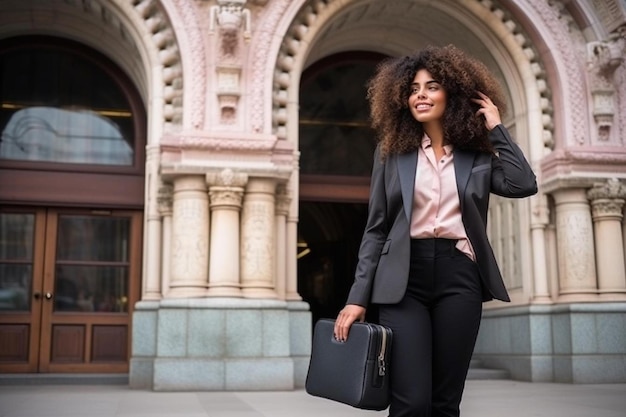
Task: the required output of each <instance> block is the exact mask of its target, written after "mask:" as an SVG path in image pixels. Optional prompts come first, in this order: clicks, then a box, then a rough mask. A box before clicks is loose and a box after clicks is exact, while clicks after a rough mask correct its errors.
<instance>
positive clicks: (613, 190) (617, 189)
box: [587, 178, 626, 201]
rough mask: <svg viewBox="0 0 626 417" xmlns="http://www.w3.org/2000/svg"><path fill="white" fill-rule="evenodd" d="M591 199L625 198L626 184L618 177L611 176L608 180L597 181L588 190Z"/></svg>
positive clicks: (588, 196)
mask: <svg viewBox="0 0 626 417" xmlns="http://www.w3.org/2000/svg"><path fill="white" fill-rule="evenodd" d="M587 198H589V200H591V201H594V200H599V199H625V198H626V186H625V185H624V184H622V182H621V181H620V180H618V179H617V178H610V179H608V180H607V181H606V182H601V183H595V184H594V185H593V187H592V188H590V189H589V190H588V191H587Z"/></svg>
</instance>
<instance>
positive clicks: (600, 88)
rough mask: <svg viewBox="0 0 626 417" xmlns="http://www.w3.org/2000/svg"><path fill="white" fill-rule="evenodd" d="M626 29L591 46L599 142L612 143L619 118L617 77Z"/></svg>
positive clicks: (594, 113) (590, 60) (589, 65)
mask: <svg viewBox="0 0 626 417" xmlns="http://www.w3.org/2000/svg"><path fill="white" fill-rule="evenodd" d="M624 44H625V41H624V30H618V31H616V32H615V33H613V34H612V35H611V37H610V38H609V39H608V40H607V41H604V42H590V43H588V44H587V58H588V61H587V65H588V69H589V74H590V81H591V95H592V97H593V117H594V119H595V121H596V124H597V127H598V139H600V140H602V141H608V140H609V139H610V135H611V128H612V126H613V119H614V116H615V98H614V96H615V86H614V84H613V75H614V74H615V70H616V69H617V68H618V67H619V66H620V65H621V64H622V62H623V60H624V49H625V47H624Z"/></svg>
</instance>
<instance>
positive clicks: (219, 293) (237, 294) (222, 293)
mask: <svg viewBox="0 0 626 417" xmlns="http://www.w3.org/2000/svg"><path fill="white" fill-rule="evenodd" d="M206 295H207V297H226V298H231V297H232V298H241V297H243V294H242V293H241V288H239V286H238V285H237V286H235V285H219V286H211V287H209V289H208V290H207V292H206Z"/></svg>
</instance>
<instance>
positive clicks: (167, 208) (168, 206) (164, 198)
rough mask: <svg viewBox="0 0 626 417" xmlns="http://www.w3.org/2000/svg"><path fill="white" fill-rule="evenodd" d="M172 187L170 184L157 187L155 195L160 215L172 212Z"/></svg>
mask: <svg viewBox="0 0 626 417" xmlns="http://www.w3.org/2000/svg"><path fill="white" fill-rule="evenodd" d="M173 195H174V188H173V187H172V186H171V185H164V186H162V187H161V188H159V194H158V196H157V203H158V205H159V212H160V213H161V214H162V215H168V214H169V215H171V214H172V202H173V200H172V199H173Z"/></svg>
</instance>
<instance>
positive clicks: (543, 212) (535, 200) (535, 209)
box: [530, 195, 552, 304]
mask: <svg viewBox="0 0 626 417" xmlns="http://www.w3.org/2000/svg"><path fill="white" fill-rule="evenodd" d="M531 205H532V221H531V225H530V228H531V248H532V252H533V275H534V290H533V303H536V304H546V303H551V302H552V300H551V299H550V289H549V284H548V261H547V258H546V254H547V247H546V234H545V230H546V226H547V225H548V223H549V219H548V204H547V202H546V196H545V195H537V196H533V197H531Z"/></svg>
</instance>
